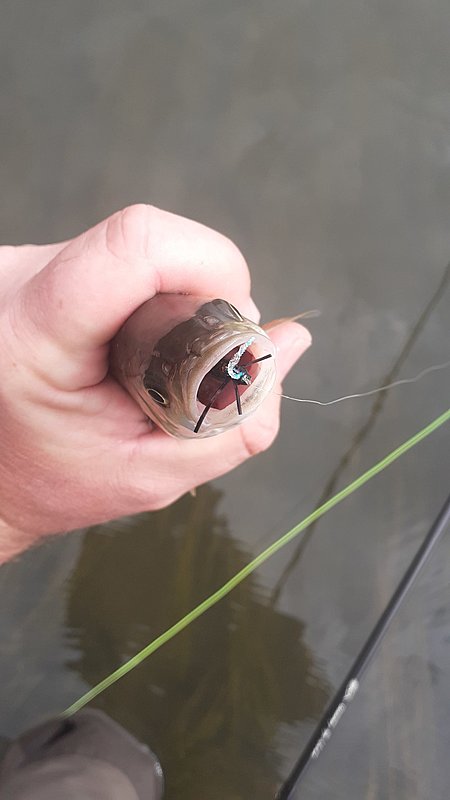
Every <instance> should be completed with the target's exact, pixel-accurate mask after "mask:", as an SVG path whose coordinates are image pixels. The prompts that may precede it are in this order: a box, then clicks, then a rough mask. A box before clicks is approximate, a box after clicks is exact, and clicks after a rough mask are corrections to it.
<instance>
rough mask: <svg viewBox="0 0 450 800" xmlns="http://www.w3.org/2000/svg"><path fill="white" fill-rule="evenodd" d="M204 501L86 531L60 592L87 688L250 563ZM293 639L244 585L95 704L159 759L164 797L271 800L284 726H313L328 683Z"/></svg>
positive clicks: (208, 493) (293, 623) (204, 497)
mask: <svg viewBox="0 0 450 800" xmlns="http://www.w3.org/2000/svg"><path fill="white" fill-rule="evenodd" d="M221 495H222V492H220V491H218V490H216V489H213V488H211V487H204V488H202V489H201V490H199V492H198V496H197V498H195V499H193V498H191V497H188V496H186V497H184V498H182V500H181V501H180V502H179V503H177V504H176V505H175V506H172V507H171V508H168V509H165V510H163V511H160V512H158V513H154V514H151V515H144V516H142V517H140V518H137V519H132V520H130V521H124V522H122V523H117V524H116V525H115V526H114V528H113V529H112V528H109V529H108V528H105V527H99V528H93V529H91V530H90V531H89V532H88V534H87V536H86V538H85V540H84V544H83V548H82V551H81V554H80V557H79V560H78V564H77V566H76V569H75V571H74V573H73V576H72V579H71V582H70V587H71V590H70V596H69V600H68V605H67V627H68V630H69V631H70V634H69V635H70V637H71V639H72V645H73V646H74V649H75V648H76V650H77V651H78V652H79V657H77V658H76V660H75V661H73V662H72V664H71V667H72V669H73V670H76V672H77V673H79V674H80V675H81V676H82V678H83V679H84V680H85V681H86V682H87V683H88V684H90V685H92V684H94V683H96V682H97V681H98V680H99V679H101V678H103V677H104V676H105V675H106V674H107V673H108V672H111V671H112V670H113V669H114V668H115V667H116V666H118V665H119V664H120V663H123V661H124V660H125V659H127V658H129V657H130V656H131V655H133V654H134V653H135V652H136V651H137V650H139V649H141V648H142V647H143V646H144V645H145V644H147V643H148V642H149V641H150V640H151V639H152V638H153V637H154V636H156V635H158V634H159V633H161V632H162V631H163V630H165V629H166V628H167V627H168V626H169V625H171V624H172V623H174V622H175V621H176V620H177V619H178V618H179V617H181V616H182V615H183V614H184V613H186V611H188V610H189V609H191V608H192V607H193V606H194V605H196V604H197V603H198V602H199V601H200V600H202V599H203V598H204V597H206V596H207V595H208V594H210V593H211V592H212V591H214V590H215V589H216V588H217V587H218V586H219V585H220V584H222V583H223V582H225V581H226V580H227V578H229V577H230V576H231V575H232V574H233V573H234V572H236V571H237V570H238V569H240V568H241V567H242V566H243V565H244V564H245V563H247V562H248V560H249V559H250V557H251V556H250V554H249V553H247V552H246V551H245V549H244V548H243V547H242V546H241V545H240V544H239V543H237V542H236V541H235V540H234V539H233V537H232V536H231V535H230V532H229V529H228V525H227V519H226V517H225V516H224V515H223V514H219V513H218V511H217V506H218V502H219V500H220V498H221ZM303 634H304V625H303V624H302V622H301V621H299V619H294V618H293V617H291V616H289V615H287V614H283V613H280V612H279V611H277V610H276V609H274V608H271V607H270V605H268V603H267V597H266V593H265V590H264V587H263V586H261V584H260V582H259V579H258V576H255V575H252V576H250V577H249V578H248V579H247V580H246V581H244V582H243V583H242V584H241V585H240V586H239V587H237V589H236V590H235V591H233V592H232V593H231V595H229V596H228V597H226V598H225V599H224V600H223V601H222V602H221V603H219V605H218V606H216V607H215V608H214V609H212V610H211V611H210V612H208V613H207V614H206V615H205V616H204V617H202V618H201V619H200V620H198V621H197V622H195V623H194V624H193V625H191V626H190V627H189V628H188V629H187V630H186V631H184V632H183V633H182V634H180V635H179V636H178V637H177V638H176V639H175V640H173V641H172V642H170V643H169V644H168V645H166V646H164V647H163V648H162V649H161V650H160V651H158V652H157V653H155V654H154V655H153V656H151V657H150V658H149V660H148V661H146V662H144V663H143V664H142V665H141V666H140V667H138V668H137V669H136V670H134V671H133V672H132V673H131V674H130V675H128V676H126V677H125V678H124V679H123V680H121V681H120V682H119V683H118V684H116V685H115V686H114V687H112V688H111V689H109V690H108V692H107V693H105V694H104V695H102V696H100V698H99V699H98V701H97V702H98V705H99V706H100V707H102V708H104V709H105V710H106V711H107V712H108V713H110V714H111V715H112V716H113V717H115V718H116V719H117V720H119V721H120V722H122V723H123V724H124V725H125V726H126V727H127V728H128V729H129V730H131V731H132V732H133V733H135V734H136V735H137V736H138V737H139V738H140V739H141V740H143V741H145V742H147V743H148V744H149V745H150V746H152V747H153V748H154V749H155V750H156V752H157V753H158V755H159V757H160V758H161V761H162V764H163V768H164V770H165V773H166V776H167V779H168V790H167V797H170V798H174V799H175V798H181V797H183V798H185V799H187V798H191V797H192V798H196V800H200V799H201V798H205V800H206V798H212V797H220V798H225V797H226V798H227V800H232V799H233V798H236V800H238V798H239V800H240V798H242V799H243V798H250V797H258V798H266V797H267V798H269V797H271V796H272V795H273V793H274V791H275V790H276V789H277V788H278V786H279V783H280V768H281V756H280V755H279V753H278V750H277V744H279V736H280V733H281V726H283V725H293V724H294V723H297V722H299V721H301V720H306V719H308V718H311V717H317V716H318V715H319V713H320V712H321V710H322V709H323V706H324V703H325V701H326V699H327V695H328V687H327V684H326V681H325V680H324V678H323V677H322V676H321V673H320V669H319V668H318V666H317V665H316V664H315V663H314V660H313V657H312V654H311V651H310V650H309V649H308V647H307V646H306V644H305V643H304V641H303Z"/></svg>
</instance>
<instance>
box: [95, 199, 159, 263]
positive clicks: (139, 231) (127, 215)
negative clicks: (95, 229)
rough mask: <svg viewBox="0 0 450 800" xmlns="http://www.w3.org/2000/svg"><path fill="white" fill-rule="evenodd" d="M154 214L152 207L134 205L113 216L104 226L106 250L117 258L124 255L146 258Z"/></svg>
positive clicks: (142, 204) (143, 204) (139, 204)
mask: <svg viewBox="0 0 450 800" xmlns="http://www.w3.org/2000/svg"><path fill="white" fill-rule="evenodd" d="M155 213H156V209H155V208H154V206H150V205H146V204H145V203H136V204H134V205H131V206H127V207H126V208H123V209H122V210H121V211H118V212H117V213H116V214H113V216H112V217H110V218H109V220H108V221H107V225H106V244H107V247H108V250H109V251H110V252H111V253H112V254H113V255H114V256H117V257H119V258H124V255H126V254H128V255H131V254H132V255H137V256H141V257H144V258H145V257H147V256H148V255H149V251H150V241H151V232H152V229H153V225H154V219H155Z"/></svg>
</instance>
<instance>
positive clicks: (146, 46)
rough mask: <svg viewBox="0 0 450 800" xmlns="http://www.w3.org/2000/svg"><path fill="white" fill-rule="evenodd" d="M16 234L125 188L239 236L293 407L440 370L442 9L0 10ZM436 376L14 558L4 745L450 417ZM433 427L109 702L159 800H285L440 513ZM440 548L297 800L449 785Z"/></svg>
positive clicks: (64, 220)
mask: <svg viewBox="0 0 450 800" xmlns="http://www.w3.org/2000/svg"><path fill="white" fill-rule="evenodd" d="M0 37H1V52H0V59H1V75H2V87H3V88H2V108H3V110H4V111H6V117H5V121H6V124H5V126H4V128H3V130H2V133H1V153H2V157H1V162H2V163H1V184H2V189H3V191H2V193H1V197H0V209H1V213H0V226H1V239H2V241H4V242H23V241H37V242H45V241H52V240H58V239H63V238H64V237H67V236H70V235H73V234H75V233H76V232H78V231H79V230H81V229H82V228H83V227H85V226H87V225H89V224H91V223H93V222H95V221H96V220H98V219H99V218H101V217H102V216H105V215H106V214H108V213H110V212H111V211H113V210H115V209H116V208H119V207H121V206H124V205H126V204H127V203H130V202H134V201H137V200H144V201H149V202H153V203H155V204H157V205H160V206H162V207H165V208H168V209H171V210H173V211H176V212H179V213H182V214H186V215H188V216H191V217H194V218H196V219H200V220H202V221H203V222H205V223H207V224H209V225H211V226H213V227H216V228H218V229H220V230H222V231H224V232H226V233H227V234H229V235H230V236H231V237H232V238H234V239H235V240H236V241H237V243H238V244H239V245H240V247H241V248H242V250H243V251H244V253H245V255H246V257H247V259H248V261H249V263H250V266H251V270H252V275H253V280H254V294H255V299H256V301H257V302H258V304H259V305H260V307H261V309H262V311H263V314H264V318H265V319H270V318H272V317H277V316H282V315H286V314H291V313H292V314H293V313H296V312H298V311H300V310H303V309H307V308H320V309H321V311H322V316H321V318H320V319H317V320H311V322H310V328H311V330H312V332H313V336H314V346H313V347H312V348H311V350H310V351H309V352H308V354H307V355H306V356H305V358H304V359H303V361H302V362H301V364H300V365H299V366H298V367H297V369H296V370H295V371H294V373H293V374H292V375H291V376H290V378H289V379H288V381H287V384H286V388H287V390H288V393H289V394H294V395H298V396H302V397H314V398H319V399H324V400H326V399H329V398H331V397H335V396H338V395H340V394H346V393H349V392H352V391H363V390H366V389H369V388H372V387H375V386H377V385H380V384H382V383H384V382H385V378H386V376H389V375H390V373H393V375H392V377H393V378H394V379H395V378H397V377H409V376H412V375H415V374H417V373H418V372H420V370H421V369H423V368H424V367H427V366H429V365H430V364H432V363H437V362H443V361H445V360H447V359H448V358H449V319H450V289H449V287H448V286H445V285H442V288H441V291H440V294H439V297H436V298H435V302H434V304H433V307H432V308H431V307H429V303H430V300H431V298H432V297H433V295H434V294H435V292H436V291H437V288H438V286H439V284H440V282H441V281H442V279H443V276H444V274H445V270H446V265H447V263H448V261H449V257H450V224H449V220H450V159H449V153H450V94H449V89H448V86H449V84H448V78H449V75H450V7H449V5H448V3H447V2H446V0H427V2H426V3H425V2H423V0H408V2H406V0H391V2H382V1H381V0H380V1H379V2H374V3H361V2H359V0H358V2H357V1H356V0H337V2H336V0H317V1H316V2H314V3H311V2H307V1H306V0H296V1H295V2H294V0H286V1H284V0H283V2H281V3H277V4H275V5H274V4H273V3H271V2H268V0H261V1H260V2H256V0H255V1H254V2H247V3H238V2H228V3H219V2H218V1H217V0H214V2H206V1H205V0H183V2H182V0H165V2H161V1H159V2H156V1H155V2H151V3H149V2H144V1H143V0H142V1H141V0H136V2H133V3H131V4H129V3H127V4H125V3H121V2H118V0H113V1H112V2H109V3H105V4H101V3H100V4H92V3H88V2H86V1H85V0H82V2H80V0H78V2H69V3H61V4H55V3H50V2H47V0H45V1H44V2H41V3H38V4H33V3H31V2H25V1H24V0H14V2H12V0H11V2H4V3H3V7H2V25H1V31H0ZM449 389H450V373H449V372H448V371H447V372H442V373H435V374H432V375H429V376H427V377H426V378H424V379H423V381H421V382H420V383H418V384H415V385H414V386H409V387H404V388H399V389H396V390H394V391H392V393H391V394H389V395H388V396H386V397H385V399H384V402H383V403H381V404H378V405H377V404H376V398H368V399H366V400H357V401H350V402H348V403H345V404H342V405H338V406H334V407H330V408H322V409H321V408H317V407H313V406H299V405H296V404H289V403H288V402H287V401H286V402H285V405H284V408H283V425H282V430H281V434H280V436H279V439H278V441H277V443H276V445H275V446H274V447H273V448H272V449H271V451H270V452H268V453H266V454H264V455H263V456H260V457H259V458H257V459H255V460H254V461H252V463H249V464H247V465H245V466H244V467H242V468H241V469H239V470H237V471H236V472H235V473H233V474H232V475H229V476H227V477H226V478H224V479H222V480H220V481H216V482H215V483H214V484H213V485H210V486H207V487H204V488H202V489H201V491H199V494H198V497H197V499H192V498H190V497H186V498H183V499H182V500H181V501H180V502H179V503H177V504H176V505H174V506H173V507H172V508H170V509H167V510H165V511H162V512H158V513H156V514H148V515H143V516H141V517H139V518H136V519H128V520H125V521H120V522H117V523H114V524H111V525H109V526H104V527H99V528H95V529H92V530H89V531H85V532H80V533H77V534H73V535H71V536H67V537H65V538H61V539H55V540H53V541H51V542H48V543H47V544H46V545H45V546H43V547H42V548H40V549H39V550H37V551H34V552H32V553H28V554H26V555H25V556H24V557H23V558H22V559H21V560H20V561H19V562H17V563H15V564H10V565H8V566H7V567H5V568H4V569H3V570H2V574H1V576H0V578H1V585H0V601H1V606H0V608H1V610H0V631H1V642H2V647H1V654H0V665H1V676H2V680H1V687H2V688H1V692H0V735H1V736H4V737H10V736H13V735H14V734H16V733H17V732H18V731H20V730H23V729H24V728H25V727H26V726H28V725H31V724H33V723H34V722H36V721H38V720H39V719H40V718H41V717H42V716H43V715H47V714H51V713H56V712H58V711H60V710H61V709H63V708H64V707H65V706H67V705H68V704H69V703H70V702H71V701H72V700H73V699H75V698H76V697H77V696H78V695H79V694H81V693H82V691H83V690H84V689H85V688H87V687H88V686H90V685H91V684H93V683H95V682H96V681H97V680H99V679H100V678H102V677H104V675H105V674H107V673H108V672H110V671H111V670H112V669H113V668H114V667H116V666H117V665H118V664H120V663H122V662H123V660H124V659H125V658H127V657H129V656H130V655H132V654H133V653H134V652H135V651H136V650H138V649H139V648H140V647H142V646H143V645H144V644H145V643H146V642H147V641H149V640H150V639H151V638H153V637H154V636H155V635H157V634H158V633H160V632H161V631H162V630H164V629H165V628H166V627H167V626H168V625H170V624H171V623H172V622H174V621H175V620H176V619H178V617H180V616H181V615H182V614H183V613H185V611H187V610H189V609H190V608H191V607H192V606H193V605H194V604H195V603H196V602H197V601H198V600H200V599H202V598H203V597H205V596H206V595H207V594H208V593H209V592H211V591H212V590H214V589H215V588H216V587H217V586H218V585H219V584H220V583H222V582H223V581H225V580H226V578H227V577H229V576H230V575H231V574H232V573H233V572H234V571H236V570H237V569H239V568H240V567H241V566H242V565H243V564H244V563H246V562H247V561H248V560H249V559H250V558H251V557H252V555H253V554H254V553H256V552H257V551H258V550H259V549H261V548H262V546H264V545H265V544H267V543H268V542H269V541H271V540H273V539H274V538H276V537H277V536H278V535H279V534H280V533H282V532H283V531H284V530H286V529H287V528H288V527H289V526H290V525H291V524H293V523H295V522H296V521H298V520H299V519H300V518H302V517H303V516H304V515H305V514H306V513H308V512H309V511H310V510H311V509H312V508H313V507H314V506H315V504H316V503H317V501H318V500H319V498H320V497H322V496H325V495H327V493H329V492H334V491H335V490H336V489H338V488H341V487H342V486H343V485H344V484H345V483H347V482H349V481H350V480H351V479H352V478H353V477H355V476H356V475H357V474H359V473H360V472H361V471H363V469H365V468H366V467H368V466H370V465H371V464H372V463H374V462H375V461H376V460H377V459H378V458H379V457H381V456H382V455H383V454H385V453H386V452H388V451H389V450H390V449H391V448H392V447H393V446H394V445H395V444H397V443H400V442H401V441H402V440H403V439H405V438H407V437H408V436H409V435H411V434H412V433H413V432H414V431H415V430H417V429H419V428H420V427H422V426H423V425H424V424H426V422H428V421H430V420H431V419H432V418H433V417H434V416H436V415H437V414H438V413H440V412H442V411H443V410H445V408H446V406H447V405H448V396H449ZM449 466H450V459H449V434H448V431H446V430H441V431H440V432H438V433H437V434H435V435H434V436H433V437H432V438H431V439H429V440H427V441H426V442H425V443H424V444H423V445H421V446H420V447H419V448H418V449H416V450H414V451H413V452H412V453H410V454H409V455H408V456H406V457H405V458H404V459H403V460H402V461H401V462H399V463H397V464H396V465H395V466H393V467H392V468H391V469H390V470H389V472H387V473H383V475H381V476H380V477H378V478H377V479H376V480H375V481H374V482H373V483H371V484H370V485H368V486H366V487H365V488H363V489H362V490H361V491H360V492H359V493H358V494H357V495H355V496H354V497H352V498H351V499H349V500H348V501H346V503H345V504H344V505H342V506H340V507H339V508H337V509H335V510H334V511H333V512H332V513H331V514H330V515H329V516H328V517H327V518H325V519H323V520H322V521H321V522H320V524H319V525H317V526H316V527H315V528H314V530H313V531H312V532H310V533H309V534H308V535H307V537H306V538H304V539H303V540H300V542H297V543H293V544H291V545H290V546H289V547H288V548H287V549H286V550H285V551H284V552H282V553H280V554H278V555H277V556H276V557H274V558H273V559H272V560H271V561H270V562H269V563H268V564H266V565H265V566H264V567H263V568H262V569H261V570H259V571H258V573H256V574H255V575H254V576H253V577H252V578H250V579H249V580H248V581H247V582H246V583H244V584H242V585H241V587H240V588H239V589H237V590H236V591H235V592H234V593H233V594H232V595H230V596H229V598H228V599H227V600H225V601H224V602H223V603H221V604H220V605H218V606H217V607H216V608H215V609H214V610H212V611H210V612H209V613H208V614H207V615H206V616H205V617H203V618H202V619H200V620H199V621H197V622H196V623H195V624H194V625H193V626H191V628H189V629H188V630H186V631H185V632H184V633H182V634H181V635H180V636H179V637H178V638H177V639H175V640H173V641H172V642H171V643H170V644H169V645H167V646H166V647H164V648H163V649H162V650H161V651H159V652H158V653H156V654H155V655H154V656H152V657H151V658H150V659H149V660H148V661H147V662H146V663H145V664H143V665H141V666H140V667H139V668H138V669H137V670H136V671H135V672H133V673H132V674H130V675H129V676H128V677H126V678H125V679H123V680H122V681H121V682H120V683H119V684H117V685H116V686H114V687H112V688H111V689H110V690H109V691H108V692H107V693H105V694H104V695H103V696H102V697H101V698H99V701H98V703H99V705H100V706H101V707H103V708H105V709H106V710H107V711H108V712H109V713H110V714H111V715H112V716H114V717H115V718H116V719H118V720H119V721H121V722H122V723H123V724H124V725H126V726H127V727H128V728H129V729H130V730H132V731H133V732H134V733H136V734H137V735H138V736H139V737H140V738H142V739H143V740H145V741H147V742H148V743H149V744H151V746H152V747H153V748H154V749H155V750H156V752H157V753H158V754H159V755H160V757H161V760H162V762H163V766H164V769H165V773H166V777H167V798H169V800H178V798H184V800H186V799H187V798H190V797H192V798H194V797H195V798H196V800H207V799H208V800H209V799H210V798H212V797H214V798H220V799H221V800H222V798H223V800H244V798H245V800H247V798H253V797H258V798H261V800H265V798H267V800H268V799H269V798H271V797H273V794H274V792H275V790H276V789H277V787H279V786H280V784H281V782H282V779H283V777H284V776H285V775H286V774H287V772H288V771H289V768H290V766H291V765H292V763H293V761H294V760H295V758H296V756H297V755H298V754H299V752H300V750H301V748H302V746H303V745H304V744H305V742H306V740H307V738H308V734H309V733H310V731H311V729H312V726H313V725H314V720H315V719H317V718H318V717H319V716H320V712H321V710H322V709H323V707H324V705H325V703H326V701H327V698H328V697H329V696H330V695H331V693H332V692H333V688H335V687H336V686H337V685H338V684H339V682H340V680H341V679H342V677H343V675H344V674H345V672H346V670H347V669H348V667H349V665H350V663H351V661H352V658H354V656H355V655H356V653H357V651H358V649H359V647H360V645H361V643H362V641H363V639H364V637H365V636H366V635H367V633H368V631H369V629H370V627H371V625H372V624H373V623H374V621H375V619H376V617H377V615H378V614H379V613H380V611H381V609H382V607H383V605H384V603H385V602H386V601H387V599H388V597H389V595H390V593H391V592H392V590H393V588H394V586H395V584H396V582H397V581H398V579H399V577H400V575H401V573H402V571H403V570H404V568H405V567H406V564H407V562H408V560H409V559H410V558H411V556H412V553H413V551H414V549H415V547H417V544H418V542H419V541H420V540H421V538H422V537H423V535H424V534H425V532H426V529H427V527H428V526H429V524H430V522H431V520H432V518H433V516H434V515H435V514H436V512H437V510H438V507H439V505H440V504H441V503H442V502H443V500H444V498H445V495H446V492H447V490H448V483H449V480H448V478H449ZM447 548H448V536H447V537H446V538H445V539H444V540H443V541H442V543H441V545H440V546H439V548H438V549H437V550H436V552H435V553H434V555H433V558H432V559H431V560H430V562H429V564H428V566H427V568H426V570H425V571H424V572H423V574H422V576H421V578H420V580H419V581H418V582H417V583H416V585H415V587H414V589H413V591H412V592H411V594H410V596H409V598H408V601H407V602H406V603H405V605H404V606H403V608H402V611H401V613H400V614H399V615H398V617H397V619H396V621H395V624H394V625H393V627H392V628H391V630H390V633H389V635H388V636H387V637H386V639H385V643H384V645H383V647H382V649H381V650H380V651H379V653H378V655H377V657H376V659H375V661H374V662H373V664H372V666H371V668H370V670H369V672H368V673H367V674H366V677H365V679H364V682H363V686H362V689H361V693H360V695H359V696H358V698H357V699H356V700H355V701H354V703H353V704H352V707H351V709H350V711H349V712H348V714H347V715H346V717H345V719H344V720H343V721H342V723H341V725H340V726H339V728H338V730H337V732H336V734H335V736H334V737H333V740H332V742H331V743H330V745H329V746H328V748H327V749H326V751H325V753H324V754H323V756H321V758H320V760H319V761H318V762H317V764H316V765H315V767H314V769H312V770H311V771H310V772H309V773H308V775H307V776H306V778H305V780H304V781H303V783H302V786H301V790H300V789H299V797H302V799H303V798H307V800H316V799H318V798H320V800H326V799H327V798H348V797H358V798H363V797H364V798H375V797H376V798H379V797H383V798H395V800H403V799H405V800H406V798H408V800H414V799H415V798H417V800H425V798H426V799H427V800H429V798H433V800H435V799H437V800H439V799H440V798H444V796H445V797H446V796H447V795H446V786H448V783H449V780H450V772H449V767H448V759H447V751H448V746H449V743H450V734H449V726H448V719H447V714H446V709H447V708H448V707H449V703H450V691H449V686H450V681H449V669H450V668H449V664H450V608H449V606H448V582H449V580H450V560H449V559H448V558H447Z"/></svg>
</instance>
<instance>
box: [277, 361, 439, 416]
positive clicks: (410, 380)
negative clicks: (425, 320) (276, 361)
mask: <svg viewBox="0 0 450 800" xmlns="http://www.w3.org/2000/svg"><path fill="white" fill-rule="evenodd" d="M447 367H450V361H445V362H444V363H443V364H433V366H431V367H427V368H426V369H423V370H422V372H419V374H418V375H416V376H415V377H414V378H401V379H400V380H398V381H394V382H393V383H388V384H387V385H386V386H379V387H378V389H370V390H369V391H368V392H357V393H356V394H346V395H344V396H343V397H336V399H335V400H327V401H325V402H323V401H322V400H309V399H308V398H305V399H304V398H302V397H290V395H288V394H279V395H278V396H279V397H282V398H283V399H284V400H293V401H294V402H295V403H311V404H312V405H315V406H334V405H335V404H336V403H342V401H343V400H354V399H355V398H357V397H370V396H371V395H374V394H378V392H386V391H387V390H388V389H394V388H395V387H396V386H403V385H404V384H405V383H417V381H420V379H421V378H423V377H425V375H428V374H429V373H430V372H438V371H439V370H441V369H447Z"/></svg>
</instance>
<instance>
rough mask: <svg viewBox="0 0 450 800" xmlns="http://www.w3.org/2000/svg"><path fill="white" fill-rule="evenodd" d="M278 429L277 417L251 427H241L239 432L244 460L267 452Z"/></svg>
mask: <svg viewBox="0 0 450 800" xmlns="http://www.w3.org/2000/svg"><path fill="white" fill-rule="evenodd" d="M279 427H280V422H279V417H278V416H277V417H273V418H272V417H271V418H270V419H266V420H263V421H258V423H253V424H252V425H248V426H247V425H243V426H242V427H241V429H240V430H241V438H242V444H243V446H244V455H245V458H252V457H253V456H257V455H259V454H260V453H264V451H265V450H268V449H269V447H271V445H272V444H273V442H274V441H275V439H276V437H277V434H278V431H279Z"/></svg>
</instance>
